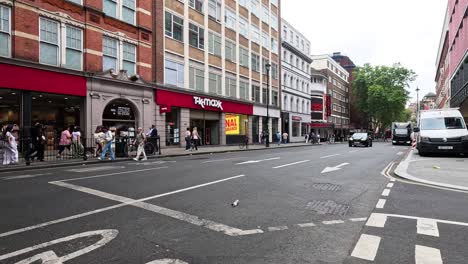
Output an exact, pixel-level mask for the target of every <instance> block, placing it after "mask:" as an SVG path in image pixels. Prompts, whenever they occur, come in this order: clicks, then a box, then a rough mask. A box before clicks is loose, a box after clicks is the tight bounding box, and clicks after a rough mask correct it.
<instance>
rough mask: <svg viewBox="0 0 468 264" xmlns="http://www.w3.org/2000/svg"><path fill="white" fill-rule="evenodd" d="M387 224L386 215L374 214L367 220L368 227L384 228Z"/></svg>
mask: <svg viewBox="0 0 468 264" xmlns="http://www.w3.org/2000/svg"><path fill="white" fill-rule="evenodd" d="M386 222H387V216H386V215H385V214H377V213H372V214H371V215H370V216H369V219H368V220H367V223H366V226H373V227H384V226H385V223H386Z"/></svg>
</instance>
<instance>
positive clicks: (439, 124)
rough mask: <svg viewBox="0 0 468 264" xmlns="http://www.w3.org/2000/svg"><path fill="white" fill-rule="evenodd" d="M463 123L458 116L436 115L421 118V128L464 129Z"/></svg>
mask: <svg viewBox="0 0 468 264" xmlns="http://www.w3.org/2000/svg"><path fill="white" fill-rule="evenodd" d="M464 128H465V124H464V123H463V120H462V119H461V118H460V117H437V118H425V119H421V129H423V130H445V129H464Z"/></svg>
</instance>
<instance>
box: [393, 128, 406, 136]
mask: <svg viewBox="0 0 468 264" xmlns="http://www.w3.org/2000/svg"><path fill="white" fill-rule="evenodd" d="M395 134H396V135H407V134H408V129H406V128H396V129H395Z"/></svg>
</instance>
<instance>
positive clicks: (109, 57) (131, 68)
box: [102, 36, 136, 75]
mask: <svg viewBox="0 0 468 264" xmlns="http://www.w3.org/2000/svg"><path fill="white" fill-rule="evenodd" d="M120 44H122V46H121V47H122V53H120V49H119V46H120ZM102 66H103V70H104V71H106V70H109V69H113V70H116V71H118V70H119V69H122V70H126V71H127V73H128V74H129V75H135V74H136V45H134V44H131V43H128V42H122V43H120V42H119V40H117V39H114V38H110V37H107V36H103V37H102Z"/></svg>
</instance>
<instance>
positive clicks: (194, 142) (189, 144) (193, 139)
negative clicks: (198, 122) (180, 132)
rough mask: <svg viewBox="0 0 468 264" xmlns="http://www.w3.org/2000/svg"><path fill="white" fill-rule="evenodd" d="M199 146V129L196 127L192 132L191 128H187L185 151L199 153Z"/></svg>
mask: <svg viewBox="0 0 468 264" xmlns="http://www.w3.org/2000/svg"><path fill="white" fill-rule="evenodd" d="M199 145H200V135H199V134H198V129H197V127H194V128H193V129H192V131H190V127H187V130H186V131H185V151H194V150H195V151H197V150H198V146H199Z"/></svg>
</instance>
